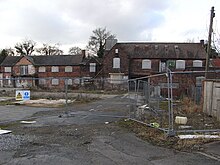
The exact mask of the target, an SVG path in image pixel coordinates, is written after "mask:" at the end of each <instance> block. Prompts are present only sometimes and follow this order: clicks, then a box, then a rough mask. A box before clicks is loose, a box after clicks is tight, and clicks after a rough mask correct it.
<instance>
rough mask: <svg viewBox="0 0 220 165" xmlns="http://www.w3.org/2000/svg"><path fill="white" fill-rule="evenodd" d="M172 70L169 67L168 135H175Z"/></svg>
mask: <svg viewBox="0 0 220 165" xmlns="http://www.w3.org/2000/svg"><path fill="white" fill-rule="evenodd" d="M172 83H173V82H172V72H171V70H170V69H169V68H167V90H168V110H169V112H168V113H169V130H168V136H174V135H175V132H174V130H173V87H172Z"/></svg>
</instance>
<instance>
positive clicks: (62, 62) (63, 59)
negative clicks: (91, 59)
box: [1, 55, 83, 66]
mask: <svg viewBox="0 0 220 165" xmlns="http://www.w3.org/2000/svg"><path fill="white" fill-rule="evenodd" d="M22 57H24V56H8V57H6V58H5V60H4V61H3V62H2V63H1V65H2V66H13V65H15V64H16V63H17V62H18V61H19V60H20V59H21V58H22ZM25 57H26V58H27V59H28V60H29V61H30V62H31V63H32V64H33V65H37V66H67V65H79V64H81V62H82V60H83V55H59V56H58V55H56V56H25Z"/></svg>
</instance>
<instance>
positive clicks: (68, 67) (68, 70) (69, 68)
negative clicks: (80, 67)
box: [65, 66, 73, 72]
mask: <svg viewBox="0 0 220 165" xmlns="http://www.w3.org/2000/svg"><path fill="white" fill-rule="evenodd" d="M72 71H73V67H72V66H66V67H65V72H72Z"/></svg>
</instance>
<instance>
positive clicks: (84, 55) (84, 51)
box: [82, 50, 86, 58]
mask: <svg viewBox="0 0 220 165" xmlns="http://www.w3.org/2000/svg"><path fill="white" fill-rule="evenodd" d="M82 55H83V58H85V57H86V50H82Z"/></svg>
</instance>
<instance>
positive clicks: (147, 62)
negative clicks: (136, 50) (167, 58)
mask: <svg viewBox="0 0 220 165" xmlns="http://www.w3.org/2000/svg"><path fill="white" fill-rule="evenodd" d="M142 69H151V60H142Z"/></svg>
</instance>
